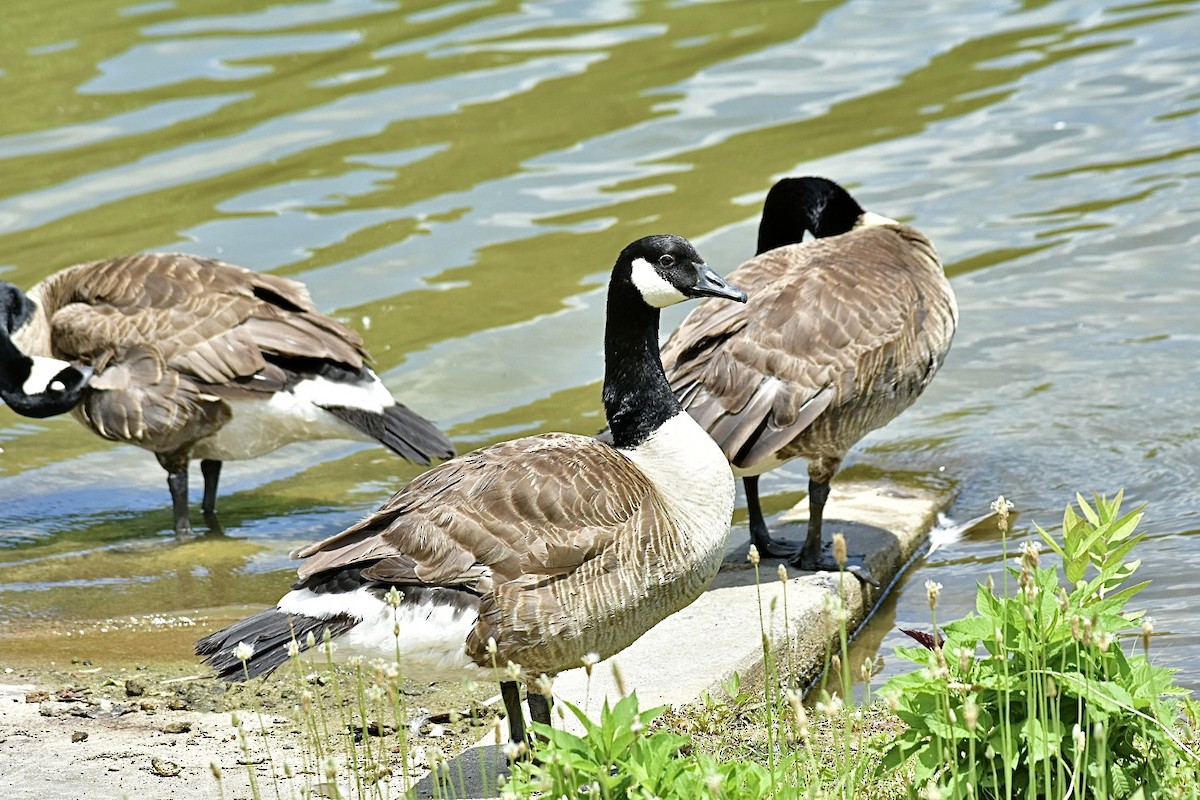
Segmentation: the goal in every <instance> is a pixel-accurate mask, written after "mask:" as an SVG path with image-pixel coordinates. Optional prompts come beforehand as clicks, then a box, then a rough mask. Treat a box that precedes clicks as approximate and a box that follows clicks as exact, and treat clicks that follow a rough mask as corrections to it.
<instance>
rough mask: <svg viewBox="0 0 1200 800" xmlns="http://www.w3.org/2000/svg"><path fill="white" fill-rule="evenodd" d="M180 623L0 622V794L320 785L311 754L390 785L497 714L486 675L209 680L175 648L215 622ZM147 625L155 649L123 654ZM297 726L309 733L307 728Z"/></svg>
mask: <svg viewBox="0 0 1200 800" xmlns="http://www.w3.org/2000/svg"><path fill="white" fill-rule="evenodd" d="M183 620H184V621H183V622H180V621H179V620H178V619H176V620H172V621H164V620H156V621H155V620H149V621H147V620H126V621H124V622H125V624H123V625H118V624H114V623H113V622H111V621H110V622H109V623H105V624H100V623H97V624H96V626H95V627H94V628H91V629H87V630H84V631H82V632H81V631H79V630H74V631H72V632H71V634H72V635H71V636H66V635H65V633H64V632H63V631H58V633H57V635H54V634H53V632H50V633H48V632H47V631H46V630H42V631H40V632H36V633H30V632H28V631H13V630H12V629H7V630H0V634H3V635H0V796H3V797H5V798H22V799H23V798H31V799H32V798H56V800H58V799H60V798H61V799H62V800H70V799H71V798H79V800H84V799H85V798H86V800H95V799H96V798H114V799H115V798H131V799H133V800H157V799H158V798H164V799H165V798H180V799H181V800H187V799H190V798H223V799H224V800H235V799H236V798H251V797H264V798H275V797H276V796H277V793H278V797H283V798H287V797H305V796H313V795H315V796H321V794H322V792H324V793H325V794H326V795H331V794H332V792H331V791H329V787H328V785H327V776H326V775H324V774H323V773H324V771H325V768H324V767H323V766H322V764H323V762H322V760H321V759H318V758H316V757H315V756H316V754H317V753H318V752H324V753H327V754H333V755H335V756H336V758H335V760H336V762H337V763H338V764H342V765H344V764H345V763H346V762H347V761H348V760H349V759H351V758H356V759H359V760H360V763H361V762H363V761H366V762H369V763H370V769H367V770H360V772H368V773H370V772H372V771H374V772H375V773H377V774H380V775H383V776H384V777H386V778H388V779H389V780H391V781H394V782H396V783H395V784H393V785H398V783H399V781H401V779H402V778H403V777H404V776H406V775H407V776H411V777H413V778H415V777H419V776H421V775H423V774H424V773H425V772H426V771H427V766H428V762H429V760H430V758H436V752H437V751H442V752H445V753H447V754H451V755H452V754H454V753H457V752H458V751H460V750H461V749H463V748H465V747H467V746H469V745H471V744H473V743H475V742H477V741H478V740H479V739H480V738H481V737H483V736H485V735H486V734H487V733H488V731H489V730H490V729H491V727H492V726H493V725H495V724H496V710H495V708H496V706H495V705H488V704H486V702H485V701H486V700H488V699H490V698H491V697H492V696H493V695H495V693H496V687H495V685H494V684H491V683H489V684H485V685H479V686H474V687H464V686H462V685H459V684H453V683H443V684H431V685H418V684H414V683H412V682H411V681H406V682H404V683H403V684H402V690H401V692H400V693H399V694H396V693H394V692H393V693H392V694H391V696H390V698H389V697H388V696H387V695H386V694H384V693H383V692H375V693H374V694H375V695H379V696H378V697H375V698H374V702H372V693H371V692H369V691H368V690H370V689H371V687H372V686H373V685H376V684H379V683H388V682H387V681H380V680H379V679H380V678H381V677H382V673H379V672H376V671H375V670H372V669H370V668H366V667H364V668H363V669H362V670H361V672H359V673H355V672H354V671H353V670H349V669H345V668H339V669H337V670H332V669H330V668H329V667H328V666H326V665H312V664H304V665H303V668H302V669H291V668H289V667H285V668H284V669H281V670H280V671H279V673H277V674H276V675H274V676H271V677H268V678H266V679H259V680H254V681H251V682H249V683H247V684H226V683H223V682H220V681H216V680H214V679H212V678H211V677H210V675H209V674H208V672H207V671H206V669H205V668H204V667H203V666H202V665H201V664H199V663H198V662H197V661H196V660H195V659H193V658H190V657H188V656H187V654H186V648H188V647H190V643H191V642H192V641H194V639H195V638H197V636H198V635H200V634H203V633H204V632H207V630H210V629H212V628H213V627H216V625H214V624H213V622H212V621H211V620H206V619H200V620H193V619H190V618H186V617H185V618H183ZM145 625H151V626H155V627H157V628H158V630H157V634H159V636H160V638H158V639H156V641H157V642H158V645H159V647H158V653H157V655H159V656H160V657H159V658H154V657H153V655H155V654H153V653H146V652H145V647H144V645H143V647H142V652H141V653H140V655H141V657H140V658H139V659H138V661H139V662H144V663H129V662H128V661H127V660H122V658H121V653H122V651H123V647H122V641H123V640H125V639H127V638H128V637H130V636H131V635H133V634H135V633H136V632H137V630H138V629H139V628H143V627H145ZM102 629H104V630H102ZM142 632H143V633H144V632H145V631H142ZM181 648H184V652H183V653H182V654H181V653H180V652H179V651H180V649H181ZM125 652H128V651H125ZM359 675H361V676H362V677H361V681H360V679H359ZM360 683H361V684H362V686H363V687H364V691H363V692H362V693H360V692H359V691H358V687H359V684H360ZM392 685H394V684H392ZM360 700H361V701H362V702H363V703H365V705H366V706H367V707H368V713H367V717H368V720H369V722H370V723H373V724H370V725H368V730H367V731H366V732H364V731H363V730H362V726H361V720H360V719H359V718H358V717H356V715H355V714H354V713H353V712H354V710H355V709H357V708H358V707H359V704H360ZM234 712H236V713H237V715H238V717H239V718H240V720H241V722H242V728H243V730H244V731H245V733H244V735H239V732H238V730H237V728H235V726H234V723H233V714H234ZM398 719H399V727H401V728H402V730H400V731H399V732H397V730H396V728H397V720H398ZM306 724H307V725H308V726H315V728H316V732H315V733H314V732H312V729H311V728H309V731H308V732H306ZM263 731H266V733H265V735H264V733H263ZM380 734H382V736H381V735H380ZM406 738H407V741H408V742H409V743H410V745H411V746H410V747H408V748H405V747H404V746H403V742H404V741H405V739H406ZM355 742H357V743H355ZM435 748H436V750H435ZM352 751H353V755H350V754H351V752H352ZM214 765H215V768H214ZM348 773H349V771H348V770H344V768H343V773H342V774H343V775H345V774H348ZM217 775H219V776H220V779H219V780H218V778H217V777H216V776H217ZM335 780H337V779H336V778H335ZM342 788H343V792H345V791H346V790H347V789H348V788H349V789H351V790H352V789H353V787H347V786H346V785H345V784H343V787H342ZM399 793H400V792H399V791H398V789H393V790H392V794H393V796H395V795H398V794H399ZM349 796H354V794H353V793H352V794H350V795H349ZM385 796H387V795H385Z"/></svg>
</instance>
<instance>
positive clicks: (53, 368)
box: [21, 356, 71, 395]
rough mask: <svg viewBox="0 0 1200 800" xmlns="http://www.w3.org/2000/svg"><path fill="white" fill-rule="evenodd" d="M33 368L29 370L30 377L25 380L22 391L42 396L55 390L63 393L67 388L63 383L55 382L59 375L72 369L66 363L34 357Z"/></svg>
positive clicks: (55, 359)
mask: <svg viewBox="0 0 1200 800" xmlns="http://www.w3.org/2000/svg"><path fill="white" fill-rule="evenodd" d="M32 358H33V368H32V369H30V370H29V377H28V378H26V379H25V383H24V384H22V386H21V391H23V392H25V394H27V395H35V394H42V393H43V392H45V391H46V390H47V389H55V390H56V391H60V392H61V391H62V390H63V389H65V388H66V387H65V386H63V384H62V382H61V381H57V380H55V378H56V377H58V373H60V372H62V371H63V370H64V369H66V368H68V367H70V366H71V365H70V364H68V363H67V362H66V361H59V360H58V359H57V358H45V357H44V356H33V357H32Z"/></svg>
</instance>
